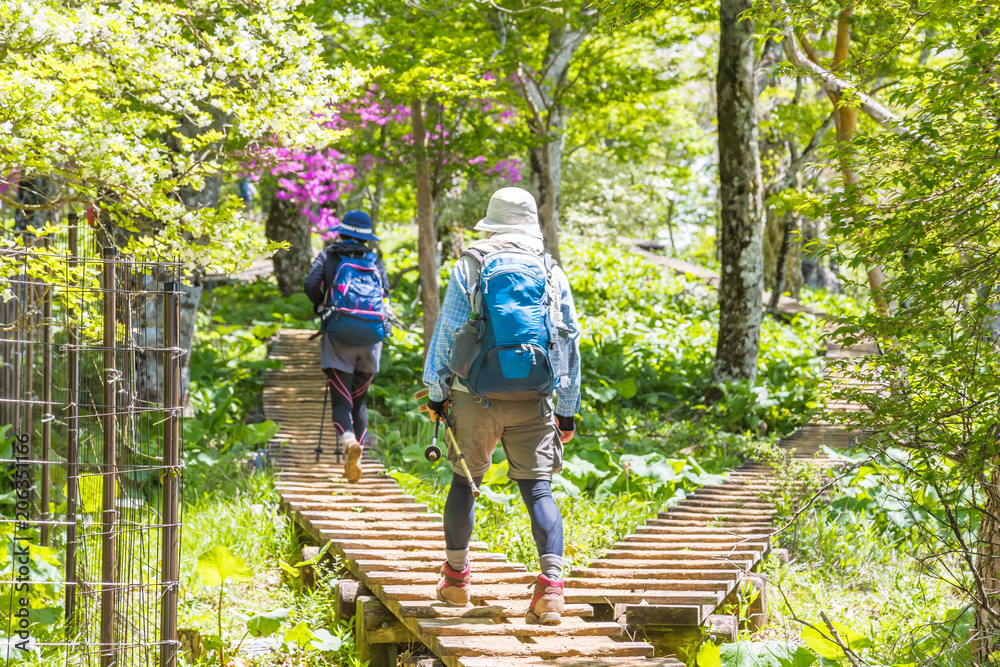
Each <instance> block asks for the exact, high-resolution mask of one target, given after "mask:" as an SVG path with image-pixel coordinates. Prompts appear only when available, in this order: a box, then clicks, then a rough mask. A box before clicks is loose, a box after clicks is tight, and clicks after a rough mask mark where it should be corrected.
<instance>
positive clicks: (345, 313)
mask: <svg viewBox="0 0 1000 667" xmlns="http://www.w3.org/2000/svg"><path fill="white" fill-rule="evenodd" d="M377 260H378V255H376V254H375V253H373V252H367V253H365V254H364V255H363V256H361V257H353V256H349V255H345V256H342V257H341V259H340V265H339V266H337V273H336V274H335V275H334V277H333V280H332V281H331V282H330V288H329V291H328V295H329V296H328V297H327V303H326V310H325V312H324V315H323V317H324V319H323V330H324V331H325V332H327V333H328V334H330V335H331V336H332V337H333V338H335V339H336V340H339V341H341V342H342V343H346V344H348V345H357V346H360V347H370V346H372V345H374V344H375V343H378V342H380V341H381V340H382V339H384V338H385V333H386V331H385V304H384V301H383V289H384V286H383V285H382V275H381V273H380V272H379V269H378V264H377V263H376V262H377Z"/></svg>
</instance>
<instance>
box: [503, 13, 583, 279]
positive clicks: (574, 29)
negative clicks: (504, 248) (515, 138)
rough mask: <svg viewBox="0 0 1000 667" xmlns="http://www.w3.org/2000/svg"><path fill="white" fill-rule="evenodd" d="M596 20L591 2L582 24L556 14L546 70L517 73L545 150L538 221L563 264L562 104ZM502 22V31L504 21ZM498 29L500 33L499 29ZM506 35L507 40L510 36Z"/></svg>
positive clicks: (535, 173)
mask: <svg viewBox="0 0 1000 667" xmlns="http://www.w3.org/2000/svg"><path fill="white" fill-rule="evenodd" d="M596 18H597V14H596V11H595V10H594V9H593V8H592V7H590V5H589V4H588V3H583V5H582V6H581V9H580V15H579V17H578V20H577V25H572V24H571V23H570V21H569V20H567V18H566V17H565V16H563V15H561V14H560V15H555V14H554V15H552V17H551V18H550V19H549V20H550V21H551V23H550V25H549V37H548V43H547V44H546V47H545V58H544V59H543V60H542V66H541V68H540V69H539V70H538V71H537V72H529V71H527V68H526V67H524V66H523V65H518V68H517V73H516V76H517V83H518V89H519V90H520V93H521V96H522V97H523V98H524V101H525V102H526V103H527V104H528V108H529V110H530V113H529V115H528V128H529V129H530V130H531V132H532V134H534V135H535V136H536V137H538V138H539V139H541V141H542V143H541V145H539V146H537V147H536V148H533V149H532V150H531V155H530V163H531V185H532V188H533V189H534V190H535V193H534V194H535V197H536V199H537V204H538V222H539V224H540V225H541V228H542V236H543V237H544V240H545V251H546V252H548V253H549V254H550V255H552V257H553V258H554V259H556V260H557V261H558V259H559V190H560V189H561V186H562V156H563V148H564V147H565V142H566V138H565V134H566V115H567V114H566V107H565V105H563V104H562V102H560V100H561V99H562V96H563V95H564V94H565V92H566V91H567V90H568V89H569V88H570V87H571V86H572V85H573V84H572V83H571V82H570V79H569V68H570V64H571V63H572V61H573V55H574V54H575V53H576V50H577V49H578V48H579V47H580V45H581V44H582V43H583V40H584V39H586V37H587V35H588V34H590V30H591V29H592V28H593V25H594V23H595V21H596ZM497 21H499V23H500V25H501V26H502V17H501V18H498V19H497ZM494 30H497V26H496V25H494ZM498 32H502V31H498ZM503 34H504V35H506V33H505V32H504V33H503ZM498 36H499V35H498ZM502 39H505V37H503V38H502Z"/></svg>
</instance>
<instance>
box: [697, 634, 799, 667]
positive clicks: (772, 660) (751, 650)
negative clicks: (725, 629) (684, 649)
mask: <svg viewBox="0 0 1000 667" xmlns="http://www.w3.org/2000/svg"><path fill="white" fill-rule="evenodd" d="M720 653H721V657H722V664H723V666H724V667H809V665H812V664H813V663H814V662H816V656H815V655H813V654H812V653H811V652H809V650H807V649H804V648H802V647H796V646H795V645H793V644H789V643H787V642H780V641H773V640H772V641H763V642H735V643H733V644H723V645H722V649H721V651H720ZM699 664H700V663H699Z"/></svg>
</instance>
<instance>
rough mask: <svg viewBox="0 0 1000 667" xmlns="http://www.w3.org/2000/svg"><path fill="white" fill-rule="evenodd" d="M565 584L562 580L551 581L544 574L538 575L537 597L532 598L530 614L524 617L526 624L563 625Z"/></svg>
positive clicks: (536, 584)
mask: <svg viewBox="0 0 1000 667" xmlns="http://www.w3.org/2000/svg"><path fill="white" fill-rule="evenodd" d="M563 584H564V582H563V580H562V579H559V580H558V581H556V580H553V579H549V578H548V577H546V576H545V575H544V574H540V575H538V580H537V581H536V582H535V596H534V597H533V598H531V605H530V606H529V607H528V613H526V614H525V615H524V620H525V622H527V623H541V624H542V625H559V624H560V623H562V612H563V605H564V603H565V596H564V595H563Z"/></svg>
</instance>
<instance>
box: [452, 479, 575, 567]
mask: <svg viewBox="0 0 1000 667" xmlns="http://www.w3.org/2000/svg"><path fill="white" fill-rule="evenodd" d="M475 480H476V486H479V484H481V483H482V481H483V478H482V477H476V478H475ZM517 486H518V488H519V489H520V490H521V498H522V499H524V504H525V506H527V508H528V516H529V517H530V518H531V535H532V537H534V538H535V546H536V547H538V555H539V556H544V555H546V554H553V555H556V556H562V553H563V524H562V515H560V514H559V507H558V506H556V501H555V500H554V499H553V498H552V484H551V483H550V482H549V481H548V480H541V479H519V480H517ZM475 520H476V499H475V498H473V497H472V487H470V486H469V480H467V479H466V478H465V475H459V474H458V473H453V475H452V479H451V488H450V489H449V490H448V499H447V500H446V501H445V504H444V540H445V545H446V546H447V548H448V549H455V550H458V549H465V548H466V547H468V546H469V539H470V538H471V537H472V526H473V524H474V522H475Z"/></svg>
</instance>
